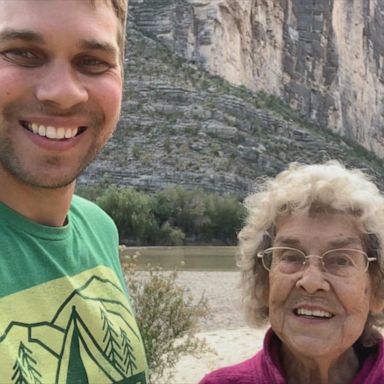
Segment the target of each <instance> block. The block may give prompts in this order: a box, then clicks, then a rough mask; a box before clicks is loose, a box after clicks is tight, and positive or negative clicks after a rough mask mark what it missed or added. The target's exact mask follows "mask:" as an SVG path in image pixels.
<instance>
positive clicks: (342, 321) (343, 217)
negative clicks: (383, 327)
mask: <svg viewBox="0 0 384 384" xmlns="http://www.w3.org/2000/svg"><path fill="white" fill-rule="evenodd" d="M273 246H274V247H276V246H287V247H293V248H296V249H299V250H301V251H303V252H304V253H305V254H306V255H317V256H320V255H322V254H323V253H324V252H326V251H328V250H330V249H335V248H353V249H360V250H364V249H363V244H362V237H361V231H360V230H359V228H358V225H357V222H356V220H355V219H354V217H353V216H351V215H348V214H328V213H319V214H315V215H308V214H297V215H287V216H284V217H281V218H280V219H279V220H278V221H277V223H276V237H275V241H274V243H273ZM362 257H363V256H362ZM269 287H270V288H269V299H268V300H269V320H270V322H271V326H272V328H273V330H274V331H275V333H276V334H277V335H278V336H279V338H280V339H281V340H282V341H283V344H284V345H285V347H287V348H288V349H289V350H290V351H291V352H292V353H294V354H295V355H299V356H304V357H306V358H315V359H316V358H326V359H328V358H329V359H335V358H337V357H338V356H340V355H341V354H342V353H343V352H344V351H346V350H347V349H348V348H350V347H351V346H352V344H353V343H354V342H355V341H356V340H357V339H358V338H359V337H360V335H361V334H362V332H363V329H364V326H365V323H366V321H367V317H368V313H369V311H370V310H373V309H374V300H373V295H372V287H371V279H370V276H369V274H368V272H363V271H358V270H356V271H355V272H354V273H353V274H352V275H351V276H348V277H345V276H343V277H340V276H335V275H332V274H330V273H328V272H326V271H324V270H323V268H322V265H321V262H320V259H319V258H316V257H312V258H310V259H308V260H307V265H306V266H305V268H304V269H303V270H302V271H299V272H295V273H293V274H285V273H283V272H281V271H277V268H272V269H271V271H270V274H269Z"/></svg>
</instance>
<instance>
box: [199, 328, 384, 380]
mask: <svg viewBox="0 0 384 384" xmlns="http://www.w3.org/2000/svg"><path fill="white" fill-rule="evenodd" d="M280 345H281V341H280V340H279V339H278V338H277V336H276V335H275V334H274V333H273V331H272V330H271V329H269V331H268V332H267V334H266V336H265V338H264V345H263V349H262V350H261V351H259V352H258V353H257V354H256V355H255V356H253V357H251V358H250V359H249V360H246V361H243V362H242V363H240V364H236V365H233V366H230V367H225V368H221V369H218V370H216V371H213V372H211V373H209V374H208V375H206V376H205V377H204V378H203V379H202V380H201V381H200V383H199V384H286V380H285V378H284V373H283V370H282V368H281V366H280V362H279V358H278V352H279V349H280ZM383 345H384V342H383V339H381V340H380V342H379V343H378V344H377V345H376V346H375V347H373V348H370V349H366V350H365V351H367V356H366V357H365V359H364V361H363V363H362V367H361V368H360V370H359V372H358V374H357V376H356V377H355V379H354V380H353V382H352V383H351V384H383V383H384V354H383V350H384V347H383Z"/></svg>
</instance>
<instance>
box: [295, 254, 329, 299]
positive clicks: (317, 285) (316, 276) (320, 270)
mask: <svg viewBox="0 0 384 384" xmlns="http://www.w3.org/2000/svg"><path fill="white" fill-rule="evenodd" d="M324 272H325V271H324V267H323V263H322V261H321V259H320V258H319V257H317V256H314V257H312V256H311V257H309V258H307V259H306V263H305V265H304V268H303V270H302V271H301V273H300V276H299V278H298V280H297V282H296V287H297V288H302V289H304V290H306V291H307V292H308V293H309V294H313V293H316V292H317V291H328V290H329V289H330V286H329V282H328V280H327V279H326V278H325V273H324Z"/></svg>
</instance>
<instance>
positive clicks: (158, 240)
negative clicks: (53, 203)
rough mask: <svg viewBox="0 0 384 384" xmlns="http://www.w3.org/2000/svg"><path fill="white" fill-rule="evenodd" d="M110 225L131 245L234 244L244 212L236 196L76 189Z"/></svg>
mask: <svg viewBox="0 0 384 384" xmlns="http://www.w3.org/2000/svg"><path fill="white" fill-rule="evenodd" d="M78 193H79V194H81V195H82V196H85V197H88V198H91V199H92V200H94V201H95V202H96V204H98V205H99V206H100V207H101V208H102V209H104V210H105V211H106V212H107V213H108V214H109V215H110V216H111V217H112V219H113V220H114V222H115V223H116V225H117V228H118V230H119V234H120V239H121V242H122V243H124V244H130V245H183V244H185V243H211V244H212V243H214V244H218V243H219V244H226V245H230V244H235V243H236V236H237V232H238V231H239V229H240V228H241V227H242V224H243V220H244V217H245V209H244V207H243V206H242V204H241V203H240V202H239V201H238V199H237V198H236V197H234V196H219V195H217V194H214V193H210V192H206V191H204V190H202V189H193V190H186V189H183V188H180V187H173V188H168V189H164V190H163V191H160V192H157V193H155V194H146V193H144V192H142V191H136V190H135V189H133V188H126V187H116V186H112V187H109V188H107V189H104V190H102V189H101V188H100V187H90V188H80V189H78Z"/></svg>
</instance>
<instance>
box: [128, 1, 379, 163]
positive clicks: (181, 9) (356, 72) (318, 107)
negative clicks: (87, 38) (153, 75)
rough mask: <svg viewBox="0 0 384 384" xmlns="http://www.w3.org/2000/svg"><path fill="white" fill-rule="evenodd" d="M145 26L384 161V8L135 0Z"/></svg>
mask: <svg viewBox="0 0 384 384" xmlns="http://www.w3.org/2000/svg"><path fill="white" fill-rule="evenodd" d="M130 17H131V18H132V19H133V23H134V25H135V27H136V28H137V29H139V30H140V31H141V32H143V33H144V34H147V35H151V36H154V37H156V38H157V39H158V40H160V41H161V42H163V43H164V44H165V45H166V46H167V47H169V48H170V49H171V50H172V51H173V52H175V53H176V54H178V55H181V56H182V57H184V58H187V59H188V60H191V61H193V62H195V63H197V64H198V65H200V66H202V67H203V68H205V69H206V70H208V71H209V72H211V73H214V74H217V75H219V76H222V77H224V78H225V79H227V80H229V81H230V82H232V83H234V84H237V85H245V86H246V87H248V88H249V89H251V90H254V91H260V90H263V91H266V92H268V93H272V94H275V95H276V96H278V97H281V98H282V99H283V100H285V101H286V102H287V103H289V105H291V106H292V107H294V108H295V109H297V110H300V111H301V112H302V113H303V114H304V115H305V116H306V117H309V118H311V119H312V120H314V121H315V122H316V123H318V124H319V126H328V127H329V128H331V129H332V130H333V131H335V132H337V133H340V134H341V135H344V136H346V137H348V138H350V139H353V140H356V141H357V142H359V143H360V144H362V145H363V146H365V147H366V148H367V149H369V150H372V151H374V152H375V153H376V154H378V155H379V156H380V157H384V139H383V133H384V132H383V131H384V129H383V125H384V124H383V123H384V107H383V95H384V72H383V65H384V63H383V61H384V57H383V56H384V2H383V1H380V0H316V1H308V0H130Z"/></svg>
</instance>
